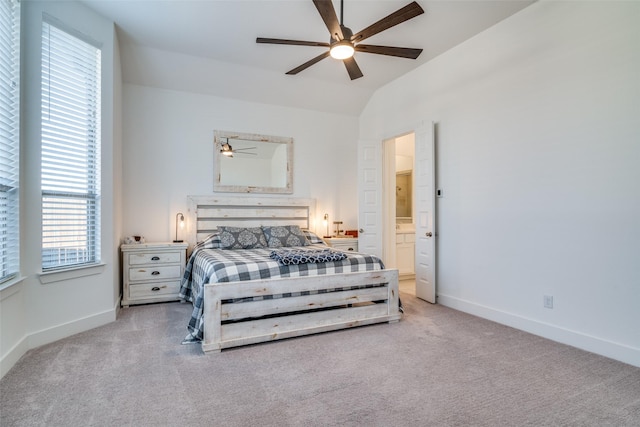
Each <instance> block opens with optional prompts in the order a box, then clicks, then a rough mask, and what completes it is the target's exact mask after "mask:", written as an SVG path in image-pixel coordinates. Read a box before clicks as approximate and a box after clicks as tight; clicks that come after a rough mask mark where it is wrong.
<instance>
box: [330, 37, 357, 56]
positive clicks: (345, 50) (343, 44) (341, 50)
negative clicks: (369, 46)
mask: <svg viewBox="0 0 640 427" xmlns="http://www.w3.org/2000/svg"><path fill="white" fill-rule="evenodd" d="M354 52H355V49H354V48H353V45H352V44H351V43H350V42H349V41H347V40H342V41H340V42H337V43H335V44H334V45H333V46H331V50H330V51H329V53H330V55H331V57H332V58H335V59H347V58H351V57H352V56H353V53H354Z"/></svg>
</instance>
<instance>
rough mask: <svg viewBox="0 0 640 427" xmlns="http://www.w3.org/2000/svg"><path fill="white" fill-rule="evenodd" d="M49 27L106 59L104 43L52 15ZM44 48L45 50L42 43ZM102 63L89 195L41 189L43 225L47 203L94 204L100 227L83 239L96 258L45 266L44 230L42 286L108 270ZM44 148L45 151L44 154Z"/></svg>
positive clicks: (45, 19) (44, 22)
mask: <svg viewBox="0 0 640 427" xmlns="http://www.w3.org/2000/svg"><path fill="white" fill-rule="evenodd" d="M47 26H48V27H53V28H54V29H55V30H57V31H60V32H62V33H65V34H66V35H68V36H70V37H72V38H74V39H76V40H78V41H80V42H82V43H85V44H86V45H88V46H91V47H93V48H95V49H96V50H97V51H98V55H100V57H101V56H102V43H99V42H96V41H95V40H93V39H92V38H91V37H89V36H87V35H85V34H83V33H81V32H79V31H77V30H75V29H73V28H71V27H69V26H68V25H66V24H64V23H63V22H61V21H60V20H58V19H56V18H54V17H52V16H51V15H48V14H47V13H43V17H42V29H41V31H42V32H43V33H44V31H45V28H46V27H47ZM41 48H43V46H42V42H41ZM54 53H55V52H54ZM43 60H44V58H43V59H41V67H42V61H43ZM98 61H99V62H98V63H97V64H96V65H97V72H98V74H97V76H96V77H97V79H96V80H95V82H96V84H97V85H98V87H97V90H96V91H95V93H96V94H97V103H96V104H95V107H96V108H97V110H96V111H98V112H99V115H98V117H97V119H96V121H95V123H94V124H95V125H96V126H97V127H96V129H95V130H97V131H98V132H97V133H95V132H94V134H95V138H96V139H95V140H93V141H91V140H88V141H87V144H89V146H91V145H93V147H94V148H95V149H96V150H95V151H94V153H95V155H96V156H97V157H96V158H95V159H94V163H93V164H92V167H91V168H90V169H88V170H87V179H88V181H87V182H88V185H90V186H89V187H88V188H87V190H86V192H79V193H75V192H68V191H64V189H62V190H56V189H51V188H46V189H45V188H43V182H42V177H41V189H40V202H41V214H42V215H43V222H44V213H45V203H46V201H47V199H52V198H53V199H59V198H60V197H62V198H65V199H66V198H68V199H69V200H75V201H81V200H85V201H87V202H88V203H92V204H94V207H93V208H91V209H90V208H88V207H86V208H84V209H87V212H93V216H92V217H91V219H96V220H97V226H96V227H95V230H94V231H92V232H91V231H89V230H88V229H87V230H85V234H83V235H82V236H84V238H85V239H86V243H85V245H86V246H85V248H86V249H87V250H88V251H89V253H92V254H93V255H92V257H91V258H90V259H89V260H87V261H81V262H77V260H76V262H75V263H69V264H64V263H62V264H58V265H53V266H51V267H45V263H44V261H45V259H44V252H45V234H44V228H43V229H42V231H41V235H40V238H41V250H42V255H41V261H40V267H41V273H40V275H39V277H40V282H41V283H43V284H45V283H50V282H56V281H60V280H67V279H69V278H74V277H82V276H88V275H92V274H99V273H101V272H102V271H103V270H104V263H103V262H102V257H103V254H102V244H101V242H102V185H101V176H100V175H101V168H102V159H101V157H102V154H101V150H102V148H101V147H102V141H101V140H102V129H101V121H102V112H101V109H102V105H101V103H102V101H101V98H102V93H101V91H102V73H103V69H102V68H103V64H102V60H101V59H98ZM43 72H44V69H43V68H41V72H40V73H41V78H42V79H43V80H42V83H41V85H42V87H43V88H44V85H45V80H44V74H43ZM47 84H48V83H47ZM53 89H55V87H53ZM43 96H44V92H43V93H42V94H41V96H40V102H41V107H40V108H41V113H40V114H41V115H42V114H44V113H43V110H42V108H43V107H42V103H44V102H45V101H44V98H43ZM44 123H45V121H44V117H43V116H41V126H44ZM87 123H88V124H90V122H87ZM89 132H92V131H91V130H89ZM41 141H44V135H41ZM52 141H53V142H54V143H55V142H56V141H55V139H54V140H52ZM43 148H44V147H43ZM43 148H41V150H42V149H43ZM44 165H45V164H44V162H43V158H42V157H41V163H40V167H41V173H42V168H43V166H44ZM58 206H60V205H58ZM88 226H89V223H87V227H88ZM43 227H44V224H43Z"/></svg>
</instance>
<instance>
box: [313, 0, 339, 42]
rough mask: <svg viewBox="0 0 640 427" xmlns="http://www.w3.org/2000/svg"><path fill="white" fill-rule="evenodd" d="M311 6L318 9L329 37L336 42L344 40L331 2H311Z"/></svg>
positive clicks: (328, 0)
mask: <svg viewBox="0 0 640 427" xmlns="http://www.w3.org/2000/svg"><path fill="white" fill-rule="evenodd" d="M313 4H314V5H316V9H318V12H319V13H320V16H321V17H322V20H323V21H324V25H326V26H327V29H328V30H329V34H331V37H333V38H334V39H336V40H342V39H344V35H342V28H340V21H338V16H337V15H336V10H335V9H334V8H333V3H332V2H331V0H313Z"/></svg>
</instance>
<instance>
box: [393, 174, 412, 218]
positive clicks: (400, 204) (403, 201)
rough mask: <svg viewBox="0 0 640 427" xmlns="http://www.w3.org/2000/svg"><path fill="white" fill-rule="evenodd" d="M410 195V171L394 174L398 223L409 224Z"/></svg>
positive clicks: (410, 215) (410, 212)
mask: <svg viewBox="0 0 640 427" xmlns="http://www.w3.org/2000/svg"><path fill="white" fill-rule="evenodd" d="M412 195H413V173H412V171H410V170H409V171H402V172H396V220H397V221H399V222H411V220H412V210H413V203H412Z"/></svg>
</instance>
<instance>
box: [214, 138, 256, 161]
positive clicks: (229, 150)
mask: <svg viewBox="0 0 640 427" xmlns="http://www.w3.org/2000/svg"><path fill="white" fill-rule="evenodd" d="M257 148H258V147H246V148H235V149H234V148H233V147H232V146H231V144H229V138H227V140H226V141H225V142H224V143H221V144H220V153H222V155H223V156H226V157H233V155H234V154H245V155H250V156H255V155H257V153H250V152H249V151H248V150H255V149H257Z"/></svg>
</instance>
